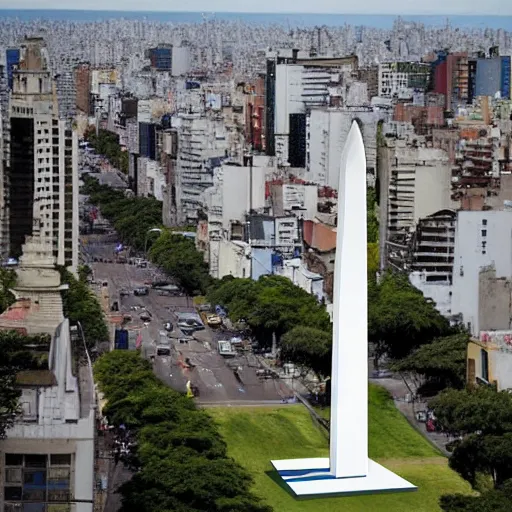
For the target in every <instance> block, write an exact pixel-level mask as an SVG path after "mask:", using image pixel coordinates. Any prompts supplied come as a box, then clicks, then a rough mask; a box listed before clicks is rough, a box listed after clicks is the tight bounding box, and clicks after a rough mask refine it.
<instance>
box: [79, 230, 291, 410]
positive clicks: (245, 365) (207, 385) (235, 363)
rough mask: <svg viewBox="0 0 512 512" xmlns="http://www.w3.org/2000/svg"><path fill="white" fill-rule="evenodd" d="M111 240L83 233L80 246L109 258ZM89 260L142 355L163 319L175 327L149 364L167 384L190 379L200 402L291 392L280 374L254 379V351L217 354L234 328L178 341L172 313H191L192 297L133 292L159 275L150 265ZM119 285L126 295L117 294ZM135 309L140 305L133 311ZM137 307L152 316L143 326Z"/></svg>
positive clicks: (257, 399) (273, 397) (255, 399)
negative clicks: (167, 350)
mask: <svg viewBox="0 0 512 512" xmlns="http://www.w3.org/2000/svg"><path fill="white" fill-rule="evenodd" d="M116 242H117V241H115V240H114V241H113V240H112V238H110V239H109V238H108V236H104V235H90V236H83V237H82V243H83V246H84V248H85V250H86V252H87V253H88V255H89V257H90V258H91V259H94V258H102V259H112V258H113V252H114V248H115V246H116ZM90 265H91V267H92V268H93V271H94V278H95V280H96V281H97V282H103V281H107V282H108V284H109V286H108V290H109V296H110V302H111V304H112V303H113V301H118V302H119V306H120V311H121V312H122V313H125V314H129V315H130V316H131V317H132V321H130V322H129V323H128V324H127V328H128V329H131V328H133V329H137V330H139V329H140V331H141V334H142V352H143V355H144V356H145V357H149V356H151V355H155V340H158V339H159V332H160V331H161V330H163V325H164V323H165V322H169V321H170V322H172V323H173V325H174V326H175V330H174V332H173V333H172V338H171V342H172V346H171V348H172V352H171V356H170V357H155V365H154V367H155V372H156V374H157V375H158V377H159V378H160V379H162V380H163V381H164V382H165V383H167V384H168V385H169V386H171V387H172V388H174V389H176V390H178V391H182V392H184V391H185V390H186V384H187V382H188V381H190V382H191V384H193V385H194V386H196V387H197V389H198V391H199V396H198V399H197V402H198V404H202V403H204V405H205V406H209V405H211V404H214V403H220V404H223V405H229V404H231V405H238V404H239V403H241V402H244V403H247V404H253V405H259V406H264V405H269V406H270V405H275V404H279V403H281V402H282V400H283V399H284V398H285V397H289V396H291V395H292V394H293V393H292V392H291V391H290V390H289V389H288V387H287V386H286V385H285V384H284V383H282V382H281V381H280V380H279V379H261V378H259V377H258V376H257V374H256V370H258V369H259V368H260V367H261V366H260V364H259V362H258V360H257V358H256V357H255V356H254V355H253V354H247V355H240V356H238V357H236V358H232V359H228V360H226V359H224V358H223V357H222V356H221V355H220V354H219V353H218V350H217V342H218V341H219V340H222V339H229V338H230V337H231V336H233V335H234V334H235V333H231V332H227V331H225V330H221V329H210V328H209V327H206V329H205V330H204V331H198V332H196V333H195V335H194V339H192V340H190V341H188V343H180V341H179V338H183V334H182V333H181V332H180V331H179V329H177V327H176V322H177V316H176V313H179V312H194V311H195V308H194V307H193V303H192V299H191V298H190V297H165V296H161V295H159V294H158V293H157V292H156V291H155V290H150V292H149V295H147V296H143V297H135V296H134V295H133V289H134V288H137V287H138V286H143V285H144V283H145V282H150V281H152V280H154V279H155V278H156V279H158V278H160V277H163V276H162V275H161V273H160V272H159V271H158V270H157V269H155V268H154V267H152V266H151V265H148V267H147V268H145V269H141V268H136V267H135V266H134V265H128V264H119V263H99V262H92V263H90ZM122 289H124V290H127V291H130V292H131V294H130V295H129V296H125V297H120V295H119V292H120V291H121V290H122ZM134 308H139V309H138V310H137V311H134ZM142 308H145V309H146V310H148V311H149V312H150V313H151V315H152V320H151V322H149V325H147V326H144V324H143V322H142V321H140V319H139V314H140V312H141V309H142ZM186 362H188V363H189V364H187V363H186Z"/></svg>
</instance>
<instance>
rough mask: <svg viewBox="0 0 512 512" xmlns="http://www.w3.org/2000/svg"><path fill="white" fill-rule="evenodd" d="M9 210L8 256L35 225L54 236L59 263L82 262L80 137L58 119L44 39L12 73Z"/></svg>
mask: <svg viewBox="0 0 512 512" xmlns="http://www.w3.org/2000/svg"><path fill="white" fill-rule="evenodd" d="M9 117H10V127H11V130H10V167H9V170H8V172H9V191H8V201H7V204H6V207H7V208H6V210H5V211H6V212H7V211H8V215H9V217H8V218H9V255H10V256H13V257H16V258H17V257H19V256H20V255H21V251H22V246H23V244H24V243H25V238H26V237H27V236H30V235H31V234H32V233H33V231H34V229H37V230H40V231H41V232H43V233H44V235H45V236H46V237H48V239H50V240H51V241H52V246H53V255H54V256H55V258H56V259H57V264H58V265H62V266H65V267H68V268H70V269H71V270H73V271H76V269H77V267H78V225H79V222H78V138H77V134H76V132H75V131H74V130H72V129H71V128H69V127H68V126H67V123H66V121H65V120H63V119H60V118H59V112H58V101H57V95H56V90H55V82H54V80H53V79H52V76H51V71H50V69H49V64H48V55H47V52H46V47H45V45H44V42H43V40H42V39H39V38H33V39H27V40H26V41H25V44H24V45H23V46H22V48H21V61H20V65H19V69H17V70H16V71H15V72H14V73H13V91H12V93H11V98H10V105H9Z"/></svg>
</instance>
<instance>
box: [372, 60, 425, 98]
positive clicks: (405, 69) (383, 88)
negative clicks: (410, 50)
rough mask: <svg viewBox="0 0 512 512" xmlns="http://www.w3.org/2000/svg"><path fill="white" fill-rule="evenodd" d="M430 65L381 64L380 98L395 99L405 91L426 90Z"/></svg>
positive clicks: (415, 63) (417, 63)
mask: <svg viewBox="0 0 512 512" xmlns="http://www.w3.org/2000/svg"><path fill="white" fill-rule="evenodd" d="M430 70H431V66H430V64H425V63H422V62H383V63H382V64H379V96H380V97H382V98H393V97H396V96H398V95H399V93H400V92H401V91H403V90H404V89H422V90H425V89H426V87H427V85H428V83H429V79H430Z"/></svg>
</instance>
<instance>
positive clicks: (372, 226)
mask: <svg viewBox="0 0 512 512" xmlns="http://www.w3.org/2000/svg"><path fill="white" fill-rule="evenodd" d="M376 205H377V194H376V191H375V188H373V187H368V188H367V189H366V226H367V240H368V243H369V244H374V243H377V242H378V241H379V220H378V218H377V214H376V211H375V210H376Z"/></svg>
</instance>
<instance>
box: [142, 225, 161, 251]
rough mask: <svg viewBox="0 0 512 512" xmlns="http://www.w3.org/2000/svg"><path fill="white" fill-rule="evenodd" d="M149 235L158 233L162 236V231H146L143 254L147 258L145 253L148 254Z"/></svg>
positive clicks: (154, 229)
mask: <svg viewBox="0 0 512 512" xmlns="http://www.w3.org/2000/svg"><path fill="white" fill-rule="evenodd" d="M150 233H160V234H162V230H161V229H160V228H151V229H148V231H147V233H146V238H145V239H144V254H145V255H146V256H147V252H148V235H149V234H150Z"/></svg>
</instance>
